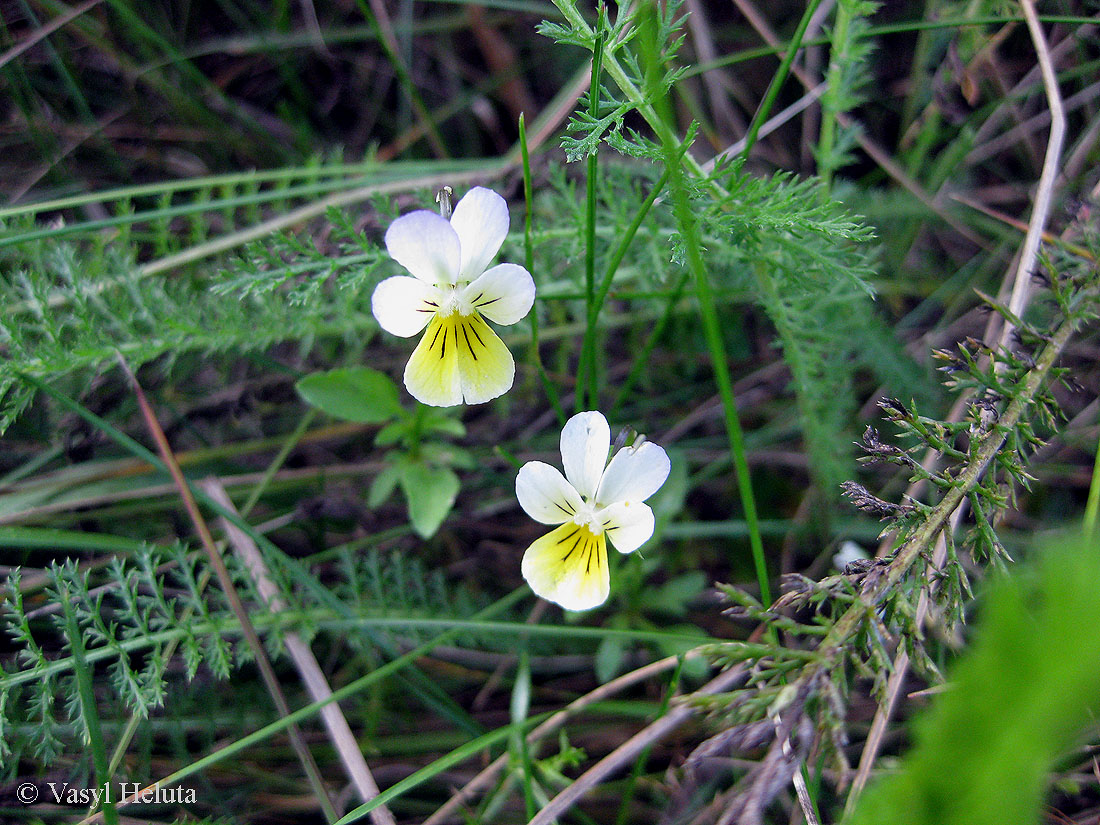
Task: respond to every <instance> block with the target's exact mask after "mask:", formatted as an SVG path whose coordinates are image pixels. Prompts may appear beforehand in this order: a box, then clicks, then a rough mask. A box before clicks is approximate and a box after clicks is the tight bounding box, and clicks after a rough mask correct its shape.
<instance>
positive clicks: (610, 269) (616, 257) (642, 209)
mask: <svg viewBox="0 0 1100 825" xmlns="http://www.w3.org/2000/svg"><path fill="white" fill-rule="evenodd" d="M690 145H691V141H690V140H685V141H684V142H683V143H682V144H681V145H680V152H679V158H681V159H682V158H683V156H684V153H685V152H686V151H687V150H688V147H689V146H690ZM668 175H669V171H668V169H667V168H666V169H665V171H664V172H663V173H662V174H661V177H660V178H658V179H657V182H656V183H655V184H653V189H652V190H650V193H649V194H648V195H647V196H646V199H645V200H644V201H642V205H641V206H639V207H638V211H637V212H636V213H635V214H634V219H633V220H632V221H631V222H630V225H629V226H628V227H627V228H626V232H624V233H623V235H622V237H621V238H620V239H619V245H618V246H617V247H616V248H615V252H614V253H612V255H611V260H610V261H609V262H608V264H607V271H606V272H604V275H603V280H602V281H601V282H600V289H599V291H598V292H597V293H596V297H595V300H594V301H593V303H592V309H591V310H590V315H591V318H590V319H589V322H590V323H591V324H593V325H595V323H596V320H597V319H598V318H599V314H600V310H601V309H602V308H603V302H604V301H605V300H606V299H607V293H608V292H610V291H611V282H612V280H614V278H615V273H616V272H617V271H618V269H619V264H621V263H622V262H623V258H624V257H626V253H627V250H628V249H630V244H631V243H633V242H634V236H635V235H636V234H638V229H639V228H640V227H641V225H642V221H644V220H645V216H646V215H648V214H649V210H650V209H651V208H652V206H653V204H654V203H655V202H656V201H657V197H658V196H659V195H660V194H661V192H662V191H663V190H664V188H665V184H667V183H668ZM585 343H586V344H588V345H589V346H590V347H591V348H594V347H595V341H593V340H587V341H586V342H585Z"/></svg>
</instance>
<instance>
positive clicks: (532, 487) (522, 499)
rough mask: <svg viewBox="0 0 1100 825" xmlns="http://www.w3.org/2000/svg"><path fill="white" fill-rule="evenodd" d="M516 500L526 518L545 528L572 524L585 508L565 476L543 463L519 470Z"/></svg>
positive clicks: (531, 462)
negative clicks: (527, 516)
mask: <svg viewBox="0 0 1100 825" xmlns="http://www.w3.org/2000/svg"><path fill="white" fill-rule="evenodd" d="M516 498H518V499H519V506H520V507H522V508H523V511H524V512H525V513H527V515H529V516H530V517H531V518H533V519H534V520H535V521H539V522H542V523H543V524H564V523H565V522H567V521H571V520H572V519H573V516H574V515H575V514H576V512H577V510H578V509H579V508H580V507H581V505H582V504H583V502H582V501H581V497H580V495H578V493H577V491H576V490H574V489H573V485H572V484H570V483H569V482H568V481H566V480H565V476H563V475H562V474H561V473H560V472H558V470H557V469H556V468H554V467H551V466H550V465H549V464H544V463H543V462H541V461H528V462H527V463H526V464H524V465H523V467H521V468H520V471H519V475H518V476H516Z"/></svg>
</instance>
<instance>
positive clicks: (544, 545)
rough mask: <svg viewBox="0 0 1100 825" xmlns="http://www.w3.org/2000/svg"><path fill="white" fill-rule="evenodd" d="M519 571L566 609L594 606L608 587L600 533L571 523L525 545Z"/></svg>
mask: <svg viewBox="0 0 1100 825" xmlns="http://www.w3.org/2000/svg"><path fill="white" fill-rule="evenodd" d="M520 571H521V572H522V573H523V578H525V579H526V580H527V583H528V584H529V585H531V589H532V590H534V591H535V593H536V594H538V595H539V596H542V597H543V598H544V599H549V600H550V601H552V602H557V603H558V604H560V605H561V606H562V607H564V608H565V609H566V610H588V609H589V608H592V607H597V606H598V605H601V604H603V603H604V602H605V601H607V594H608V593H609V592H610V590H611V577H610V575H609V574H608V569H607V544H606V542H605V541H604V536H603V533H598V534H597V533H592V532H591V531H589V530H588V528H587V527H582V526H580V525H578V524H573V523H572V522H570V523H568V524H563V525H562V526H561V527H559V528H557V529H556V530H553V531H552V532H550V533H548V534H546V535H545V536H543V537H542V538H541V539H539V540H538V541H536V542H534V543H533V544H532V545H531V546H530V547H528V548H527V552H525V553H524V554H523V561H522V562H521V563H520Z"/></svg>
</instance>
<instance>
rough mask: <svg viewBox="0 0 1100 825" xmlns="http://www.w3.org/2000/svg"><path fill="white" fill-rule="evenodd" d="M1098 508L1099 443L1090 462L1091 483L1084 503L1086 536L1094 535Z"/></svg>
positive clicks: (1099, 494)
mask: <svg viewBox="0 0 1100 825" xmlns="http://www.w3.org/2000/svg"><path fill="white" fill-rule="evenodd" d="M1097 510H1100V443H1097V445H1096V458H1095V460H1094V461H1093V464H1092V483H1091V484H1089V497H1088V501H1087V502H1086V503H1085V520H1084V530H1085V535H1086V536H1095V535H1096V513H1097Z"/></svg>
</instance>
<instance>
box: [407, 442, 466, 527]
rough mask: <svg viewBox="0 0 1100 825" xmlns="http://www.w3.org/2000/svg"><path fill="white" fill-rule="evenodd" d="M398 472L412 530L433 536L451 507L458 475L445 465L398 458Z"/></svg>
mask: <svg viewBox="0 0 1100 825" xmlns="http://www.w3.org/2000/svg"><path fill="white" fill-rule="evenodd" d="M398 471H399V473H400V477H399V482H400V484H401V491H402V492H403V493H404V494H405V501H407V502H408V505H409V521H410V522H412V526H413V529H414V530H415V531H416V532H417V533H418V534H419V535H420V536H422V537H423V538H428V537H430V536H433V535H435V531H436V530H438V529H439V525H441V524H442V523H443V519H445V518H446V517H447V514H448V513H449V512H451V507H453V506H454V503H455V497H456V496H457V495H458V487H459V483H458V476H457V475H455V474H454V471H453V470H451V469H449V468H448V467H429V466H428V465H426V464H424V463H422V462H419V461H411V460H406V461H402V462H401V463H400V464H399V465H398Z"/></svg>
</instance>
